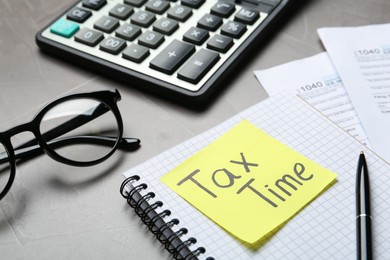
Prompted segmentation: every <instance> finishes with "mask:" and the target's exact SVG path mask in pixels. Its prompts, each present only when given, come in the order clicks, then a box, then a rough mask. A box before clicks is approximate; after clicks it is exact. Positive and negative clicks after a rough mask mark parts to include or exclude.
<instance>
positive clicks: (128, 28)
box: [115, 23, 142, 41]
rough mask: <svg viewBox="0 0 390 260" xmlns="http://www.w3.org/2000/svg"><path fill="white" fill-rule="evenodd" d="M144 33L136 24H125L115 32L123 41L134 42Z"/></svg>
mask: <svg viewBox="0 0 390 260" xmlns="http://www.w3.org/2000/svg"><path fill="white" fill-rule="evenodd" d="M141 32H142V30H141V27H139V26H138V25H135V24H129V23H123V24H122V25H121V26H120V27H119V28H118V29H116V31H115V35H116V36H118V37H121V38H122V39H125V40H128V41H132V40H134V39H135V38H136V37H137V36H138V35H140V34H141Z"/></svg>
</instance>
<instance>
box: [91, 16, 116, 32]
mask: <svg viewBox="0 0 390 260" xmlns="http://www.w3.org/2000/svg"><path fill="white" fill-rule="evenodd" d="M118 26H119V21H118V19H116V18H114V17H109V16H105V15H104V16H102V17H100V18H99V20H97V21H96V22H95V23H94V25H93V27H94V28H95V29H98V30H100V31H103V32H106V33H111V32H112V31H113V30H115V29H116V28H117V27H118Z"/></svg>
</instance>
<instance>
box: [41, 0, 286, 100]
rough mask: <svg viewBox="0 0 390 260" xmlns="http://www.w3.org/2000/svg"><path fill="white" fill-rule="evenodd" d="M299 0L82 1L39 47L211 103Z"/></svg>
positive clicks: (142, 85)
mask: <svg viewBox="0 0 390 260" xmlns="http://www.w3.org/2000/svg"><path fill="white" fill-rule="evenodd" d="M292 2H293V0H242V1H229V0H225V1H223V0H220V1H213V0H208V1H205V0H181V1H175V0H172V1H165V0H82V1H77V2H76V3H74V4H73V5H72V6H71V7H70V8H69V9H68V10H65V11H64V13H63V14H61V15H60V16H59V17H57V18H56V19H55V20H54V21H52V22H51V23H50V24H49V25H48V26H46V27H45V28H43V29H42V30H41V31H39V32H38V33H37V35H36V42H37V44H38V46H39V47H40V48H41V49H42V50H44V51H46V52H48V53H50V54H53V55H57V56H59V57H60V58H63V59H67V60H69V61H71V62H75V63H78V64H79V65H82V66H85V67H87V68H89V69H92V70H95V71H96V72H98V73H100V74H105V75H107V76H110V77H114V78H117V79H120V80H121V81H124V82H125V84H127V85H128V86H129V87H137V88H139V89H141V90H146V91H150V92H153V93H156V94H158V95H163V96H166V97H170V98H172V99H174V100H177V101H180V102H184V103H203V102H204V101H205V100H208V99H209V97H210V96H212V93H214V92H215V90H217V89H219V88H221V87H222V85H223V83H224V82H225V83H226V79H228V78H229V76H231V75H234V74H235V71H237V66H239V64H240V63H242V62H243V61H244V60H245V58H248V55H250V54H251V53H253V51H256V49H258V44H259V43H260V41H261V40H262V39H264V38H265V37H266V33H267V32H269V31H270V30H271V28H274V29H275V26H274V25H275V23H276V21H277V20H279V18H280V17H283V14H285V13H286V10H287V9H289V7H290V6H291V5H292ZM235 68H236V70H235Z"/></svg>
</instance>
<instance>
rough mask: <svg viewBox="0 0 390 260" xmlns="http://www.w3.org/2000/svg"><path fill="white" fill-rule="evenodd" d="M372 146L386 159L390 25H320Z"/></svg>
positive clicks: (388, 158)
mask: <svg viewBox="0 0 390 260" xmlns="http://www.w3.org/2000/svg"><path fill="white" fill-rule="evenodd" d="M318 34H319V36H320V38H321V40H322V43H323V44H324V46H325V48H326V50H327V51H328V53H329V56H330V58H331V60H332V62H333V64H334V66H335V68H336V70H337V72H338V73H339V75H340V78H341V80H342V81H343V83H344V86H345V88H346V90H347V92H348V94H349V96H350V98H351V101H352V103H353V105H354V107H355V109H356V112H357V114H358V116H359V118H360V120H361V122H362V124H363V127H364V130H365V132H366V134H367V137H368V139H369V140H370V143H371V145H372V148H373V149H374V151H375V152H376V153H378V154H379V155H380V156H382V158H384V159H385V160H386V161H388V162H390V138H389V133H390V24H382V25H370V26H363V27H345V28H321V29H319V30H318Z"/></svg>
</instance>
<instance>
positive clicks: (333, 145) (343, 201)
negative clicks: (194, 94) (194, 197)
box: [124, 94, 390, 259]
mask: <svg viewBox="0 0 390 260" xmlns="http://www.w3.org/2000/svg"><path fill="white" fill-rule="evenodd" d="M242 119H247V120H249V121H250V122H252V123H253V124H255V125H256V126H257V127H259V128H260V129H262V130H263V131H265V132H266V133H268V134H269V135H271V136H273V137H274V138H275V139H277V140H279V141H280V142H282V143H284V144H286V145H287V146H289V147H291V148H292V149H294V150H296V151H298V152H300V153H301V154H303V155H305V156H306V157H308V158H309V159H311V160H313V161H315V162H317V163H318V164H320V165H322V166H323V167H325V168H327V169H329V170H330V171H333V172H335V173H336V174H337V175H338V177H337V182H336V183H335V184H333V185H332V186H331V187H330V188H329V189H328V190H326V191H325V192H324V193H323V194H321V195H320V196H319V197H318V198H317V199H315V200H314V201H313V202H311V203H310V204H309V205H308V206H306V207H305V208H304V209H303V210H302V211H300V212H299V213H298V214H297V215H296V216H294V217H293V218H292V219H291V220H290V221H288V222H287V223H286V224H285V225H283V226H282V227H281V228H280V229H279V230H278V231H276V232H275V233H274V234H272V235H271V236H270V237H269V238H268V240H267V241H266V242H264V243H262V244H261V245H258V246H256V247H254V248H249V247H248V246H246V245H243V244H242V243H241V242H240V241H238V240H236V239H235V238H233V237H232V236H230V235H229V234H228V233H226V232H225V231H224V230H223V229H221V228H220V227H219V226H217V225H216V224H215V223H214V222H212V221H211V220H209V219H208V218H207V217H205V216H204V215H202V214H201V213H200V212H199V211H198V210H196V209H195V208H194V207H192V206H191V205H190V204H189V203H188V202H186V201H185V200H184V199H182V198H181V197H179V195H177V194H176V193H175V192H173V191H172V190H170V189H169V188H168V187H167V186H165V185H164V184H163V183H162V182H161V181H160V178H161V176H163V175H165V174H166V173H167V172H169V171H170V170H172V169H173V168H174V167H176V166H178V165H179V164H181V163H182V162H184V161H185V160H186V159H187V158H189V157H191V156H192V155H193V154H194V153H195V152H197V151H199V150H201V149H202V148H203V147H205V146H207V145H208V144H210V143H211V142H213V141H214V140H215V139H217V138H218V137H219V136H221V135H222V134H223V133H225V132H226V131H227V130H229V129H230V128H231V127H233V126H234V125H236V124H237V123H238V122H240V121H241V120H242ZM361 151H364V153H365V155H366V158H367V162H368V168H369V172H370V181H371V198H372V199H371V201H372V215H373V236H374V242H373V243H374V256H375V257H377V258H385V257H388V256H389V255H390V232H388V230H389V227H390V222H389V221H388V220H387V218H388V216H390V175H389V174H390V166H389V165H388V164H387V163H386V162H385V161H384V160H382V159H381V158H379V157H378V156H377V155H375V154H374V153H373V152H372V151H370V150H368V149H367V148H366V147H365V146H364V145H363V144H361V143H359V142H358V141H356V140H355V139H354V138H352V137H351V136H350V135H348V134H347V133H346V132H344V131H343V130H342V129H341V128H339V127H338V126H336V125H335V124H333V123H331V122H330V121H329V120H328V119H326V118H325V117H324V116H322V115H321V114H320V113H319V112H318V111H316V110H314V109H313V108H312V107H311V106H309V105H308V104H306V103H305V102H304V101H302V100H301V99H299V98H298V97H296V96H294V95H291V94H281V95H276V96H274V97H271V98H268V99H267V100H265V101H263V102H261V103H258V104H257V105H254V106H252V107H250V108H249V109H247V110H244V111H243V112H241V113H239V114H237V115H236V116H234V117H232V118H231V119H229V120H227V121H225V122H223V123H221V124H220V125H218V126H216V127H214V128H212V129H210V130H208V131H206V132H204V133H202V134H200V135H198V136H195V137H193V138H191V139H189V140H187V141H185V142H183V143H181V144H179V145H177V146H176V147H173V148H171V149H169V150H167V151H165V152H163V153H162V154H160V155H158V156H156V157H154V158H152V159H150V160H148V161H146V162H144V163H142V164H140V165H138V166H136V167H134V168H132V169H130V170H128V171H126V172H125V173H124V175H125V176H126V177H129V176H132V175H139V176H140V177H141V180H140V182H141V183H146V184H147V185H148V189H147V190H145V191H144V192H145V194H146V193H147V192H149V191H153V192H155V193H156V197H155V200H156V201H157V200H159V201H162V202H163V203H164V205H163V206H162V207H161V208H160V209H159V211H162V210H164V209H170V210H171V211H172V215H171V216H169V217H166V219H164V220H165V221H169V220H170V219H171V218H177V219H179V220H180V223H179V224H178V225H177V226H174V227H173V230H178V229H180V228H182V227H186V228H187V229H188V230H189V232H188V234H186V235H185V236H183V237H182V238H183V239H186V238H189V237H195V238H196V239H197V243H196V244H195V245H193V246H192V247H191V249H196V248H197V247H200V246H203V247H205V248H206V253H205V254H202V255H200V256H199V258H206V257H208V256H212V257H214V258H215V259H356V222H355V221H356V217H355V177H356V167H357V160H358V157H359V154H360V152H361ZM150 203H153V201H151V202H150ZM250 206H251V205H248V207H250Z"/></svg>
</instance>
